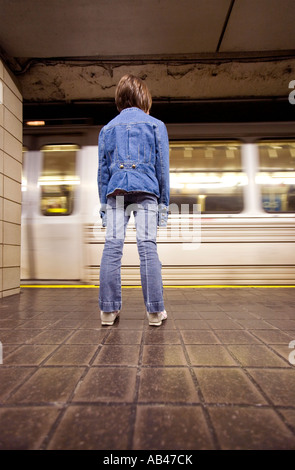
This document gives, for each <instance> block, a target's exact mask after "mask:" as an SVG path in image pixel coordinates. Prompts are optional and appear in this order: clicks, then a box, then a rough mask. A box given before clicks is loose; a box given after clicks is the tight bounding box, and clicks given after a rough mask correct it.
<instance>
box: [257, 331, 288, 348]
mask: <svg viewBox="0 0 295 470" xmlns="http://www.w3.org/2000/svg"><path fill="white" fill-rule="evenodd" d="M252 332H253V334H254V335H255V336H257V337H258V338H260V339H261V340H262V341H264V342H265V343H267V344H279V343H282V344H284V345H287V346H288V345H289V342H290V341H291V339H293V338H292V336H291V335H290V334H287V333H284V332H283V331H281V330H276V329H273V330H253V331H252Z"/></svg>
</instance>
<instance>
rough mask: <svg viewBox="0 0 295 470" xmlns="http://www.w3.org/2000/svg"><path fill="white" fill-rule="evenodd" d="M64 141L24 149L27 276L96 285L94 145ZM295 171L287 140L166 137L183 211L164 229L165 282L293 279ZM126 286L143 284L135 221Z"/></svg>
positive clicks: (175, 195)
mask: <svg viewBox="0 0 295 470" xmlns="http://www.w3.org/2000/svg"><path fill="white" fill-rule="evenodd" d="M182 131H183V129H182ZM168 132H169V127H168ZM97 134H98V131H97ZM33 138H34V137H33ZM44 139H45V143H44ZM67 139H68V141H67V142H65V138H64V139H62V140H61V139H60V138H58V136H57V137H55V138H53V137H52V136H51V138H50V139H48V141H47V142H46V136H45V137H43V140H42V142H41V141H39V142H41V143H42V145H40V146H39V148H37V150H36V144H35V149H34V150H31V149H30V148H29V146H27V148H25V149H24V165H23V184H22V189H23V206H22V279H23V281H28V280H34V281H45V280H49V281H53V280H58V281H62V280H64V281H71V282H83V283H88V284H95V285H96V284H98V279H99V262H100V258H101V253H102V249H103V243H104V236H105V229H103V228H102V227H101V222H100V218H99V200H98V192H97V184H96V174H97V164H98V159H97V145H93V143H92V142H90V143H89V145H85V138H84V143H83V144H80V143H79V142H77V140H76V139H75V135H74V134H73V136H72V137H70V138H69V137H67ZM86 140H87V139H86ZM31 141H32V139H31ZM37 147H38V146H37ZM294 170H295V138H294V139H292V137H291V136H288V137H286V136H284V138H282V137H280V135H275V136H273V137H272V138H269V137H268V138H267V139H265V138H264V136H262V137H260V136H255V138H252V141H251V139H246V140H245V139H243V138H240V139H238V138H237V137H236V136H235V137H234V138H228V135H227V138H220V136H219V138H218V139H215V138H213V137H210V138H206V139H204V138H203V139H196V138H192V137H191V136H190V138H189V139H187V138H186V139H184V138H183V137H182V135H181V132H180V133H179V138H173V139H170V185H171V199H170V203H171V209H173V208H174V209H175V208H178V209H179V210H176V211H175V210H171V215H170V217H169V224H168V227H167V228H166V229H164V230H163V229H160V230H159V231H158V242H159V243H158V248H159V255H160V258H161V261H162V273H163V281H164V285H215V284H227V285H235V284H244V285H247V284H251V285H253V284H281V285H282V284H292V283H294V282H295V172H294ZM195 207H198V209H199V210H200V213H198V214H196V213H195V212H194V208H195ZM181 208H186V210H185V211H183V210H181ZM180 222H181V228H182V229H184V231H182V232H181V231H180V230H179V226H180V225H179V224H180ZM194 230H198V234H197V235H198V236H197V237H195V236H190V235H192V234H193V235H195V232H194ZM183 234H186V235H187V234H188V235H189V236H188V237H187V236H183ZM122 282H123V284H125V285H138V284H139V283H140V276H139V258H138V254H137V248H136V241H135V228H134V224H133V223H132V222H131V223H130V225H129V228H128V230H127V234H126V243H125V246H124V254H123V259H122Z"/></svg>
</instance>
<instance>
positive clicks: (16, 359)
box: [5, 344, 58, 366]
mask: <svg viewBox="0 0 295 470" xmlns="http://www.w3.org/2000/svg"><path fill="white" fill-rule="evenodd" d="M57 347H58V346H57V345H56V344H54V345H53V344H44V345H43V344H39V345H35V344H24V345H23V346H20V347H19V348H18V349H17V350H16V351H13V352H12V353H11V354H9V355H8V356H7V357H6V358H5V364H7V365H24V366H30V365H38V364H40V363H41V362H42V361H44V360H45V359H46V358H47V357H48V356H49V355H50V353H52V352H53V351H54V350H55V349H56V348H57Z"/></svg>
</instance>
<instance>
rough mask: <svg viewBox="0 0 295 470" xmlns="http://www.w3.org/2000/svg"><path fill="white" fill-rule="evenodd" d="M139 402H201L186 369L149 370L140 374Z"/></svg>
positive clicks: (144, 370)
mask: <svg viewBox="0 0 295 470" xmlns="http://www.w3.org/2000/svg"><path fill="white" fill-rule="evenodd" d="M138 399H139V401H145V402H155V403H156V402H164V403H165V402H166V403H169V402H178V403H180V402H184V403H190V402H199V396H198V393H197V391H196V387H195V385H194V382H193V379H192V376H191V374H190V372H189V370H188V369H186V368H177V367H173V368H164V367H163V368H147V369H142V370H141V374H140V387H139V395H138Z"/></svg>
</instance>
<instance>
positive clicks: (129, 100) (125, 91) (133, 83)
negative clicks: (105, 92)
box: [115, 74, 152, 113]
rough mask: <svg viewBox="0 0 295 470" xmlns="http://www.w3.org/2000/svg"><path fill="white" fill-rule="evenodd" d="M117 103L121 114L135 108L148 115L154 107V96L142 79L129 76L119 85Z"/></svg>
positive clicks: (123, 78) (116, 96)
mask: <svg viewBox="0 0 295 470" xmlns="http://www.w3.org/2000/svg"><path fill="white" fill-rule="evenodd" d="M115 102H116V106H117V109H118V111H119V112H121V111H122V110H123V109H125V108H132V107H134V106H135V107H136V108H140V109H142V111H144V112H145V113H148V112H149V110H150V109H151V106H152V96H151V94H150V91H149V89H148V87H147V86H146V84H145V83H144V81H143V80H141V78H138V77H135V76H134V75H131V74H127V75H124V76H123V77H122V78H121V80H120V81H119V83H118V85H117V88H116V93H115Z"/></svg>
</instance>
